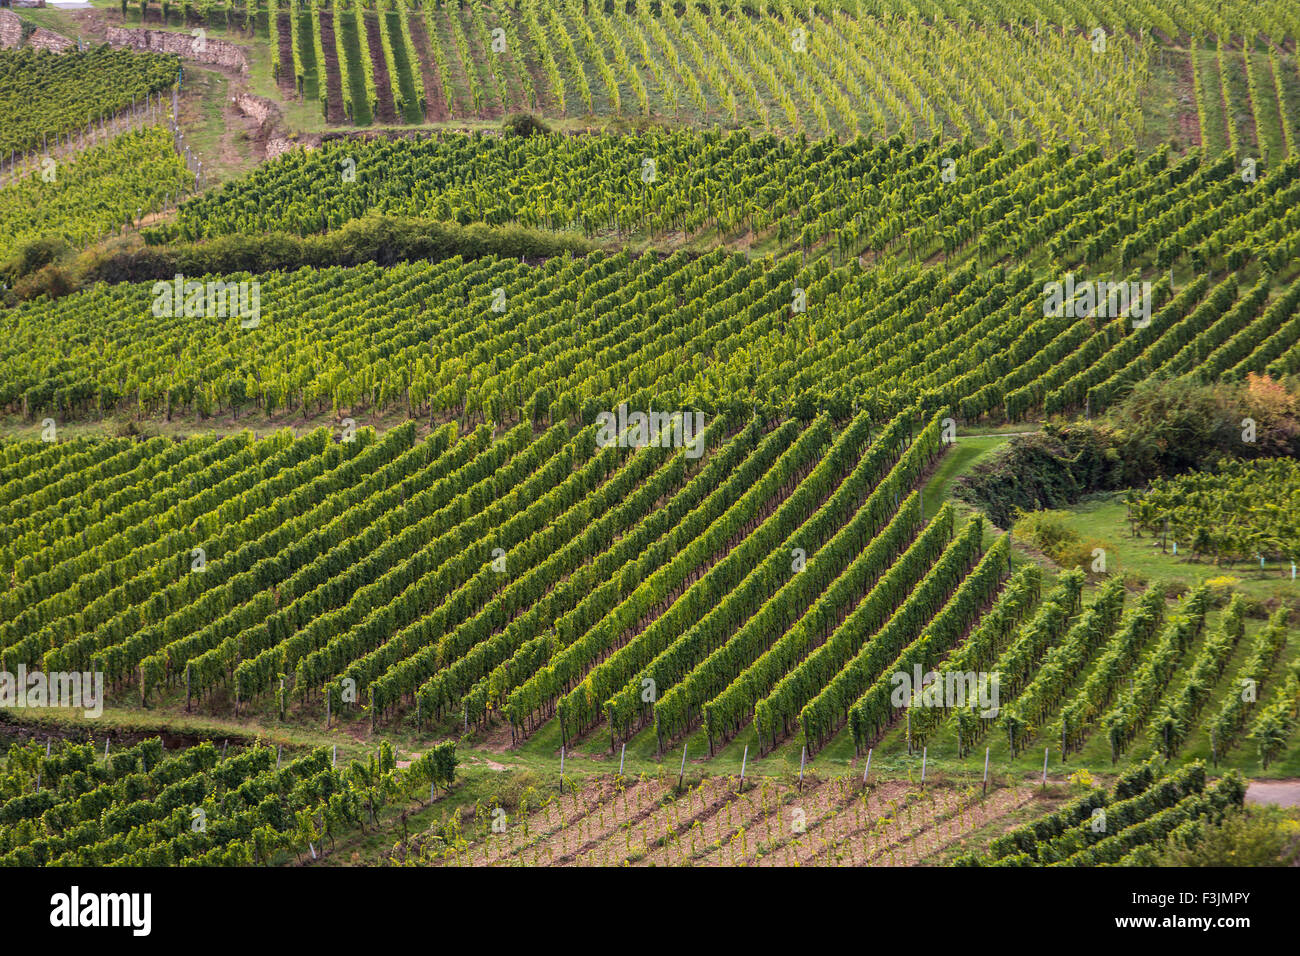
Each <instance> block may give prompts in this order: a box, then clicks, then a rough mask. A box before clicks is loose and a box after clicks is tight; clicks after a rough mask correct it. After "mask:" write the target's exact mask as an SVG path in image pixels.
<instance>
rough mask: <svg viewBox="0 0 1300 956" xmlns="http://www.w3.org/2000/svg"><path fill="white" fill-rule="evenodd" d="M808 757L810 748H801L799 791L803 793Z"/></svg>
mask: <svg viewBox="0 0 1300 956" xmlns="http://www.w3.org/2000/svg"><path fill="white" fill-rule="evenodd" d="M807 759H808V748H807V747H806V746H805V747H802V748H800V750H799V792H800V793H803V767H804V763H805V762H806V761H807Z"/></svg>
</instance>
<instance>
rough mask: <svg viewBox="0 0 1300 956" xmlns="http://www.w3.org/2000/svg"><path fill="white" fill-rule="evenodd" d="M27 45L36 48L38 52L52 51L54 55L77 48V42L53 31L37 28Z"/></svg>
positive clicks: (28, 39)
mask: <svg viewBox="0 0 1300 956" xmlns="http://www.w3.org/2000/svg"><path fill="white" fill-rule="evenodd" d="M27 45H28V46H34V47H36V48H37V49H38V50H51V51H53V52H54V53H62V52H63V51H65V50H71V49H73V48H75V47H76V45H77V41H76V40H72V39H70V38H68V37H65V36H64V35H63V34H61V33H55V32H54V31H53V30H47V29H45V28H44V27H37V28H36V29H35V31H33V33H32V35H31V36H29V37H28V38H27Z"/></svg>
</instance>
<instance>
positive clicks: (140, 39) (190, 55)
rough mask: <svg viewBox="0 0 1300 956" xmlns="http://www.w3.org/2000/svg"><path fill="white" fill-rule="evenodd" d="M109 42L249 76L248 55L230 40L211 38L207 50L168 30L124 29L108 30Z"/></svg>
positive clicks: (189, 35) (192, 38)
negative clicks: (166, 54)
mask: <svg viewBox="0 0 1300 956" xmlns="http://www.w3.org/2000/svg"><path fill="white" fill-rule="evenodd" d="M108 42H109V43H111V44H112V45H113V46H121V47H129V48H130V49H132V50H142V51H146V52H150V53H172V54H175V55H176V56H179V57H183V58H185V59H187V60H194V61H195V62H196V63H207V64H210V65H212V66H220V67H225V68H226V69H230V70H238V71H239V72H240V73H247V72H248V57H247V56H246V55H245V54H244V51H243V50H241V49H240V48H239V47H237V46H236V45H235V44H233V43H231V42H229V41H228V40H217V39H214V38H212V37H208V38H206V39H205V40H204V42H203V48H202V49H198V41H197V39H196V38H195V37H193V36H192V35H191V34H188V33H170V32H168V31H166V30H125V29H123V28H121V27H109V28H108Z"/></svg>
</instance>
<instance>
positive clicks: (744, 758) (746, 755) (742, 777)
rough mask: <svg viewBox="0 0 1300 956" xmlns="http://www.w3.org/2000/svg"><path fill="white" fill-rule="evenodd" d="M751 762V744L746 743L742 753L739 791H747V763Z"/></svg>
mask: <svg viewBox="0 0 1300 956" xmlns="http://www.w3.org/2000/svg"><path fill="white" fill-rule="evenodd" d="M748 762H749V744H745V752H744V753H743V754H741V755H740V788H739V790H738V791H737V792H738V793H744V792H745V764H746V763H748Z"/></svg>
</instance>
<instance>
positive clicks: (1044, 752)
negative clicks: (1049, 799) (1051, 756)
mask: <svg viewBox="0 0 1300 956" xmlns="http://www.w3.org/2000/svg"><path fill="white" fill-rule="evenodd" d="M1047 753H1048V748H1047V747H1044V748H1043V789H1044V790H1046V789H1047Z"/></svg>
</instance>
